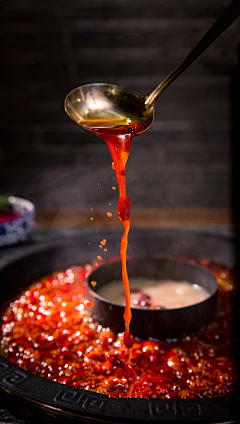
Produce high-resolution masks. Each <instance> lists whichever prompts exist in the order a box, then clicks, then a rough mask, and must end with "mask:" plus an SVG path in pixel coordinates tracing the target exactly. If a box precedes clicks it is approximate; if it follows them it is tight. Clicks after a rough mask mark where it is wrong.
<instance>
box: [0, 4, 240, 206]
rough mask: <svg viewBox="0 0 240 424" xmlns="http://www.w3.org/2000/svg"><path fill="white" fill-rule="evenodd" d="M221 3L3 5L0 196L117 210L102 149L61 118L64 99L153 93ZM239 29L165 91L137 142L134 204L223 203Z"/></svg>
mask: <svg viewBox="0 0 240 424" xmlns="http://www.w3.org/2000/svg"><path fill="white" fill-rule="evenodd" d="M228 3H229V2H228V1H227V0H208V1H206V0H203V1H199V0H181V2H178V1H176V0H84V1H83V0H51V1H49V0H34V1H33V0H21V1H20V0H8V1H6V3H5V4H4V5H3V8H2V12H3V13H2V17H1V20H2V24H1V44H2V53H1V102H0V117H1V121H2V122H1V133H0V193H7V192H10V193H14V194H16V195H20V196H24V197H27V198H29V199H31V200H33V201H34V202H35V203H36V205H37V207H38V208H43V209H52V208H61V207H63V208H85V209H86V208H87V209H88V208H91V207H94V208H104V207H105V206H106V205H108V203H109V202H111V203H112V205H113V206H114V205H115V204H116V202H117V192H116V190H112V186H116V180H115V177H114V172H113V170H112V169H111V167H110V164H111V158H110V154H109V152H108V150H107V147H106V145H105V144H104V142H103V141H102V140H101V139H100V138H97V137H95V136H94V135H91V134H88V133H86V132H84V131H82V130H81V129H80V128H79V127H78V126H77V125H76V124H75V123H73V122H72V121H71V120H70V119H69V118H68V116H67V115H66V113H65V112H64V108H63V103H64V98H65V96H66V95H67V94H68V92H69V91H70V90H72V89H73V88H75V87H77V86H79V85H82V84H86V83H91V82H110V83H116V84H118V85H123V86H125V87H127V88H130V89H132V90H134V91H136V92H137V93H139V94H141V95H147V94H149V93H150V92H151V91H152V90H153V89H154V88H155V86H157V85H158V84H159V83H160V82H161V80H163V78H164V77H165V76H167V74H168V73H170V72H171V71H172V70H173V68H174V67H175V66H177V65H178V63H179V62H180V61H181V60H182V59H183V58H184V57H185V56H186V54H187V53H188V52H189V50H190V49H191V48H192V47H193V45H194V44H195V42H196V41H197V40H198V38H199V37H200V36H201V35H202V34H203V32H204V31H205V30H206V29H207V28H208V27H209V26H210V24H211V23H212V22H213V20H214V19H215V18H216V17H217V15H218V14H219V13H220V12H221V11H222V10H223V9H224V8H225V7H226V6H227V4H228ZM239 26H240V21H239V19H238V20H237V21H235V22H234V23H233V24H232V25H231V27H229V28H228V30H227V31H226V32H225V33H224V34H223V35H222V36H221V37H220V38H219V39H218V40H217V41H216V42H215V43H214V44H213V45H212V46H210V48H209V49H208V50H207V51H206V52H205V53H204V54H203V55H202V56H201V57H200V58H199V59H198V60H197V62H196V63H194V64H193V65H192V66H191V68H190V69H189V70H188V71H186V72H185V73H184V74H183V75H182V76H181V77H180V78H179V79H178V80H177V81H175V82H174V83H173V84H172V85H171V86H170V87H169V88H168V89H167V90H166V92H164V94H163V95H162V97H161V98H160V100H159V103H158V106H157V110H156V119H155V122H154V124H153V125H152V127H151V128H150V129H149V130H148V131H147V132H146V133H144V134H142V135H140V136H139V137H136V138H135V139H134V140H133V143H132V148H131V155H130V158H129V162H128V166H127V184H128V189H127V194H128V196H129V197H131V198H132V201H133V204H134V206H135V207H139V208H141V207H146V205H148V206H149V205H151V207H164V208H165V207H170V208H171V207H230V205H231V202H232V200H231V196H232V195H231V192H232V175H233V167H232V151H234V148H233V137H232V108H233V96H232V95H231V82H232V76H233V74H234V72H235V75H236V79H238V75H239V69H238V68H237V67H236V65H237V63H238V55H237V46H238V44H239V42H240V36H239ZM236 70H238V71H236ZM238 81H239V79H238Z"/></svg>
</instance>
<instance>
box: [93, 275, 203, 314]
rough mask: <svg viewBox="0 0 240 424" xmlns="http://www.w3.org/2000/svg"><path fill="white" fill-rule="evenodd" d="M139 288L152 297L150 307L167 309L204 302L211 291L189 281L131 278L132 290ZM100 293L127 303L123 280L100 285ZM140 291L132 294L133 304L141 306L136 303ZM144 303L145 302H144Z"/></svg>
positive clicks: (115, 300) (110, 298) (118, 302)
mask: <svg viewBox="0 0 240 424" xmlns="http://www.w3.org/2000/svg"><path fill="white" fill-rule="evenodd" d="M136 289H139V290H140V293H143V294H146V295H148V296H149V297H150V299H149V300H148V302H149V303H150V304H151V306H148V307H159V306H161V307H163V308H165V309H174V308H182V307H184V306H190V305H194V304H196V303H199V302H202V301H203V300H205V299H207V298H208V297H209V296H210V293H209V292H208V291H207V290H205V289H204V288H203V287H201V286H200V285H198V284H192V283H189V282H187V281H173V280H151V279H144V278H132V279H130V290H136ZM97 292H98V294H99V295H100V296H102V297H104V298H105V299H108V300H110V301H112V302H114V303H117V304H120V305H125V297H124V291H123V284H122V281H120V280H119V281H112V282H111V283H108V284H106V285H104V286H103V287H101V288H100V287H99V289H98V290H97ZM143 297H144V296H143ZM137 298H139V294H138V293H133V294H131V306H132V307H141V306H140V305H137V304H136V299H137ZM143 304H144V303H143Z"/></svg>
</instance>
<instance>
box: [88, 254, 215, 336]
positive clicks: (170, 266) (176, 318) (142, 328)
mask: <svg viewBox="0 0 240 424" xmlns="http://www.w3.org/2000/svg"><path fill="white" fill-rule="evenodd" d="M127 269H128V276H129V279H131V278H139V277H142V278H148V279H153V280H164V279H170V280H173V281H188V282H190V283H192V284H198V285H200V286H201V287H203V288H204V289H206V290H207V291H208V293H209V295H210V296H209V297H208V298H207V299H206V300H204V301H201V302H199V303H196V304H193V305H190V306H186V307H182V308H175V309H148V308H139V307H133V308H131V310H132V321H131V325H130V331H131V334H132V335H133V336H138V337H141V338H149V337H151V338H156V339H166V338H176V337H182V336H184V335H187V334H190V333H192V332H196V331H198V330H199V329H201V328H202V327H205V326H206V325H207V324H208V323H209V322H210V321H211V320H212V319H213V318H214V315H215V310H216V298H217V292H218V283H217V280H216V278H215V276H214V275H213V273H211V272H210V271H209V270H207V269H206V268H204V267H202V266H200V265H197V264H194V263H190V262H188V261H184V260H180V259H176V258H171V257H154V256H137V257H131V258H130V259H129V260H128V261H127ZM121 272H122V271H121V262H120V261H118V262H110V263H107V264H105V265H103V266H101V267H99V268H98V269H97V270H95V271H94V272H93V273H92V274H91V275H90V276H89V277H88V298H89V299H91V300H93V301H94V306H93V307H92V308H91V309H90V311H91V315H92V317H93V319H94V320H97V321H98V322H99V323H100V324H102V325H104V326H108V327H110V328H111V329H112V330H113V331H115V332H117V333H119V332H123V331H124V320H123V313H124V306H122V305H119V304H117V303H114V302H111V301H110V300H108V299H106V298H103V297H102V296H100V295H99V294H98V291H99V289H100V288H102V287H103V286H104V285H105V284H108V283H110V282H113V281H117V280H121ZM92 281H96V282H97V284H96V285H95V286H94V287H93V286H92V284H91V282H92Z"/></svg>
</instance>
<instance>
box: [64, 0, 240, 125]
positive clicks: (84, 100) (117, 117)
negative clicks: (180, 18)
mask: <svg viewBox="0 0 240 424" xmlns="http://www.w3.org/2000/svg"><path fill="white" fill-rule="evenodd" d="M239 15H240V0H233V1H232V2H231V3H230V5H229V6H228V7H227V8H226V9H225V10H224V12H223V13H222V14H221V15H220V16H219V18H218V19H217V20H216V21H215V22H214V23H213V25H212V26H211V27H210V28H209V30H208V31H207V32H206V33H205V35H204V36H203V37H202V38H201V39H200V41H199V42H198V43H197V44H196V45H195V47H194V48H193V49H192V50H191V52H190V53H189V54H188V55H187V57H186V58H185V59H184V60H183V62H182V63H181V64H180V65H178V66H177V68H175V69H174V71H173V72H172V73H171V74H170V75H168V76H167V77H166V78H165V79H164V80H163V81H162V82H161V84H160V85H159V86H158V87H157V88H155V90H154V91H153V92H152V93H151V94H150V95H149V96H147V97H141V96H139V95H138V94H136V93H134V92H133V91H131V90H128V89H125V88H123V87H119V86H117V85H113V84H105V83H103V84H102V83H96V84H87V85H83V86H81V87H78V88H75V89H74V90H73V91H71V92H70V93H69V94H68V96H67V97H66V99H65V110H66V112H67V114H68V115H69V116H70V118H71V119H73V121H75V122H77V124H79V125H80V126H81V127H83V128H84V129H86V130H88V131H90V132H94V131H92V129H93V127H95V128H101V127H106V126H107V127H114V126H116V125H132V124H134V123H140V124H142V131H145V130H146V129H147V128H148V127H149V126H150V125H151V123H152V121H153V119H154V109H155V106H156V103H157V101H158V99H159V96H160V95H161V94H162V92H163V91H164V90H165V89H166V88H167V87H168V86H169V85H170V84H171V83H172V82H173V81H174V80H175V79H176V78H178V77H179V76H180V75H181V74H182V73H183V72H184V71H185V70H186V69H187V68H188V67H189V66H190V65H191V64H192V63H193V62H194V61H195V60H196V59H197V58H198V57H199V56H200V55H201V54H202V53H203V52H204V51H205V50H206V49H207V48H208V47H209V46H210V44H212V43H213V41H215V40H216V38H217V37H219V35H221V34H222V32H223V31H224V30H225V29H226V28H227V27H228V26H229V25H230V24H231V23H232V22H233V21H234V20H235V19H236V18H237V17H238V16H239ZM142 131H140V132H142Z"/></svg>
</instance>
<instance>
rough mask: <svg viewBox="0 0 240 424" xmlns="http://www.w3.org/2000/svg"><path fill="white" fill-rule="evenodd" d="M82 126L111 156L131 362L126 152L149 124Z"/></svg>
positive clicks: (93, 124) (111, 123)
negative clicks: (120, 226) (118, 221)
mask: <svg viewBox="0 0 240 424" xmlns="http://www.w3.org/2000/svg"><path fill="white" fill-rule="evenodd" d="M81 126H83V127H84V128H86V129H88V131H90V132H93V133H94V134H96V135H99V136H100V137H102V138H103V139H104V141H105V142H106V144H107V146H108V148H109V151H110V153H111V156H112V159H113V164H112V167H113V168H114V169H115V172H116V177H117V181H118V187H119V201H118V216H119V219H120V220H121V221H122V224H123V227H124V233H123V236H122V239H121V245H120V257H121V261H122V280H123V286H124V292H125V311H124V316H123V317H124V321H125V333H124V343H125V346H126V347H127V348H129V361H130V359H131V347H132V339H131V336H130V322H131V318H132V313H131V307H130V288H129V279H128V273H127V264H126V256H127V246H128V233H129V229H130V206H131V200H130V199H129V198H128V197H126V181H125V175H126V168H125V166H126V163H127V160H128V156H129V151H130V147H131V143H132V139H133V137H134V136H136V135H138V134H140V133H142V132H143V131H144V130H145V129H146V128H148V127H149V122H146V121H145V122H144V123H141V122H134V123H131V124H129V125H126V124H125V123H122V122H121V121H120V122H119V123H118V122H115V121H113V122H111V121H107V122H106V124H105V123H104V122H98V121H91V122H89V121H88V122H86V123H83V122H81Z"/></svg>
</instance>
